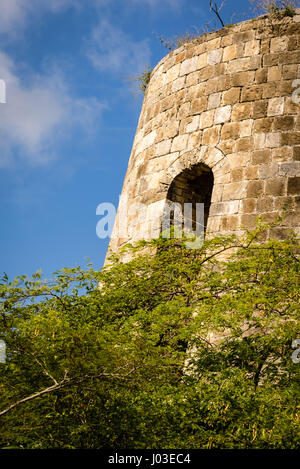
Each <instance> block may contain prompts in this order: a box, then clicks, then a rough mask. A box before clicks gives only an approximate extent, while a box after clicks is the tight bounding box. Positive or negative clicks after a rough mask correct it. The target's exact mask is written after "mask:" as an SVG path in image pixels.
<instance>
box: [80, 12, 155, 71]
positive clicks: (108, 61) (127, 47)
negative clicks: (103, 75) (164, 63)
mask: <svg viewBox="0 0 300 469" xmlns="http://www.w3.org/2000/svg"><path fill="white" fill-rule="evenodd" d="M87 56H88V57H89V59H90V60H91V62H92V64H93V65H94V67H95V68H96V69H97V70H99V71H101V72H102V71H110V72H118V73H121V74H122V77H123V78H126V77H128V76H130V77H132V76H134V75H136V74H138V73H140V72H141V71H142V70H143V69H144V68H145V65H148V64H149V62H150V56H151V51H150V47H149V43H148V39H145V40H142V41H135V40H133V39H132V38H131V37H130V36H129V35H128V34H126V33H124V32H123V31H122V30H121V29H119V28H117V27H116V26H113V25H112V24H110V23H109V22H108V21H107V20H102V21H100V23H99V24H98V26H97V27H96V28H95V29H94V30H93V32H92V35H91V38H90V41H89V46H88V48H87Z"/></svg>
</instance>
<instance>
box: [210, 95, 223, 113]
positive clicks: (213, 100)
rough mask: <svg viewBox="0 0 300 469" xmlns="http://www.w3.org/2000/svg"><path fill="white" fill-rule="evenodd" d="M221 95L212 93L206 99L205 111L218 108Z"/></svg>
mask: <svg viewBox="0 0 300 469" xmlns="http://www.w3.org/2000/svg"><path fill="white" fill-rule="evenodd" d="M221 94H222V93H213V94H211V95H210V96H209V97H208V103H207V109H215V108H217V107H219V106H220V101H221Z"/></svg>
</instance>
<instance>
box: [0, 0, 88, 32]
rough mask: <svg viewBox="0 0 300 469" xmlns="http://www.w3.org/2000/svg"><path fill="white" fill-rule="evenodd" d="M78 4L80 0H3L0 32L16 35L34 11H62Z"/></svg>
mask: <svg viewBox="0 0 300 469" xmlns="http://www.w3.org/2000/svg"><path fill="white" fill-rule="evenodd" d="M76 6H79V1H78V0H47V1H41V0H30V1H29V0H1V6H0V10H1V14H0V33H6V34H8V35H9V36H13V37H16V36H18V34H19V33H20V32H21V31H22V30H23V28H24V27H25V26H26V24H27V20H28V18H29V16H30V15H31V14H32V13H40V12H47V11H48V12H49V11H50V12H60V11H62V10H64V9H65V8H67V7H76Z"/></svg>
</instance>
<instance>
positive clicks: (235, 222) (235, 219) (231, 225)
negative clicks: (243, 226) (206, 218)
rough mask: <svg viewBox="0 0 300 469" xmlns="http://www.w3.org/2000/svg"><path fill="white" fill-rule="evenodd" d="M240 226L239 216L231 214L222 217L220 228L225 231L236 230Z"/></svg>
mask: <svg viewBox="0 0 300 469" xmlns="http://www.w3.org/2000/svg"><path fill="white" fill-rule="evenodd" d="M238 227H239V216H238V215H230V216H223V217H222V218H221V225H220V229H221V230H224V231H235V230H236V229H237V228H238Z"/></svg>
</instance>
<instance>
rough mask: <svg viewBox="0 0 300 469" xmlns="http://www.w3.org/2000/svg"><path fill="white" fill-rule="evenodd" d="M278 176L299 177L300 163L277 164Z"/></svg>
mask: <svg viewBox="0 0 300 469" xmlns="http://www.w3.org/2000/svg"><path fill="white" fill-rule="evenodd" d="M278 172H279V175H280V176H300V162H299V161H293V162H290V163H279V171H278Z"/></svg>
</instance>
